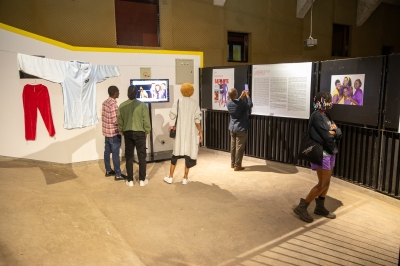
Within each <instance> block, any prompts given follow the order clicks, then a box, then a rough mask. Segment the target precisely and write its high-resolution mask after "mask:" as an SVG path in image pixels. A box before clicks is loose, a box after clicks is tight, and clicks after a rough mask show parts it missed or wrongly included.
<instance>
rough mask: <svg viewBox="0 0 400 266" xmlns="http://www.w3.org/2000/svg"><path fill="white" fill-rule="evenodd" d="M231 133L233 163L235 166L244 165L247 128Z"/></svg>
mask: <svg viewBox="0 0 400 266" xmlns="http://www.w3.org/2000/svg"><path fill="white" fill-rule="evenodd" d="M230 133H231V164H232V165H233V166H235V167H241V166H242V159H243V154H244V148H245V147H246V142H247V130H245V131H239V132H233V131H230Z"/></svg>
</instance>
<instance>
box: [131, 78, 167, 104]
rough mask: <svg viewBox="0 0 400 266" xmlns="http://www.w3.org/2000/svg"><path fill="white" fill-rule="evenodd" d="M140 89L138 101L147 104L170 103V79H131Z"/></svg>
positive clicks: (132, 83)
mask: <svg viewBox="0 0 400 266" xmlns="http://www.w3.org/2000/svg"><path fill="white" fill-rule="evenodd" d="M130 85H133V86H135V87H136V88H137V89H138V94H137V96H136V99H137V100H140V101H142V102H146V103H160V102H169V79H131V83H130Z"/></svg>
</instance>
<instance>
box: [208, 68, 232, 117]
mask: <svg viewBox="0 0 400 266" xmlns="http://www.w3.org/2000/svg"><path fill="white" fill-rule="evenodd" d="M234 75H235V69H234V68H225V69H213V94H212V97H213V102H212V103H213V105H212V107H213V108H212V109H214V110H224V111H226V110H227V109H226V102H227V97H228V90H229V89H230V88H233V86H234V84H235V79H234Z"/></svg>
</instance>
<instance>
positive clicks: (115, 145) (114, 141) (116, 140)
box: [104, 135, 121, 176]
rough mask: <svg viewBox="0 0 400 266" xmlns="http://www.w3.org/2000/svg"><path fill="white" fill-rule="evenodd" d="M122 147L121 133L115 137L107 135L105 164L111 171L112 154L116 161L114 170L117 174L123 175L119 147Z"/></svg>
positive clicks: (108, 170) (107, 169)
mask: <svg viewBox="0 0 400 266" xmlns="http://www.w3.org/2000/svg"><path fill="white" fill-rule="evenodd" d="M120 148H121V135H116V136H114V137H105V141H104V165H105V167H106V171H107V172H110V171H111V164H110V154H112V159H113V163H114V171H115V175H116V176H121V168H120V161H119V149H120Z"/></svg>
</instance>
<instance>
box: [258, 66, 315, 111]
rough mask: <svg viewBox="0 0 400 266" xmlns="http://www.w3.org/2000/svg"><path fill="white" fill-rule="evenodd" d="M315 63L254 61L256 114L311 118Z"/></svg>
mask: <svg viewBox="0 0 400 266" xmlns="http://www.w3.org/2000/svg"><path fill="white" fill-rule="evenodd" d="M311 74H312V63H311V62H306V63H292V64H273V65H254V66H253V75H252V85H253V89H252V99H253V109H252V114H258V115H274V116H281V117H294V118H303V119H308V118H309V115H310V91H311Z"/></svg>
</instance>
